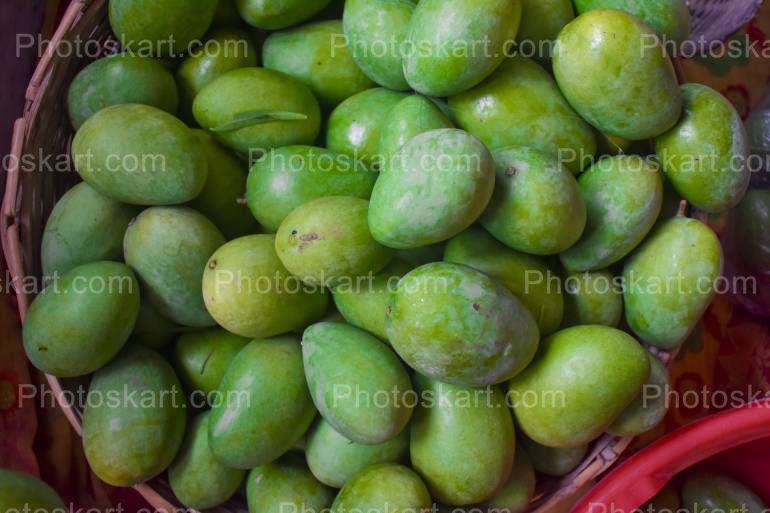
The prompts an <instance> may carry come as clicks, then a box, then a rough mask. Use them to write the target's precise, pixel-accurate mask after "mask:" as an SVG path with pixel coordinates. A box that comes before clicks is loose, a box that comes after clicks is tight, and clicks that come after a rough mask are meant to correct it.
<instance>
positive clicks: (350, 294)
mask: <svg viewBox="0 0 770 513" xmlns="http://www.w3.org/2000/svg"><path fill="white" fill-rule="evenodd" d="M414 267H415V266H413V265H412V264H409V263H408V262H405V261H404V260H401V259H398V258H395V259H393V260H392V261H391V262H390V264H388V266H387V267H385V269H383V270H382V271H381V272H380V273H379V274H377V275H376V276H373V277H372V278H371V280H370V281H368V282H367V283H364V284H359V285H360V286H357V284H355V283H342V284H340V285H337V286H336V287H334V288H333V289H332V296H333V298H334V304H335V305H336V306H337V309H338V310H339V312H340V313H341V314H342V317H344V318H345V321H347V322H348V323H349V324H351V325H353V326H355V327H357V328H361V329H363V330H366V331H368V332H369V333H372V334H374V335H376V336H377V337H379V338H380V339H381V340H388V334H387V332H386V330H385V312H386V310H387V308H388V300H389V299H390V295H391V294H392V293H393V291H394V290H395V289H396V285H398V282H399V280H400V279H401V277H402V276H403V275H405V274H406V273H408V272H409V271H411V270H412V269H414Z"/></svg>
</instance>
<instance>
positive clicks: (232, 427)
mask: <svg viewBox="0 0 770 513" xmlns="http://www.w3.org/2000/svg"><path fill="white" fill-rule="evenodd" d="M256 377H258V379H255V378H256ZM218 390H219V395H220V396H221V398H220V399H221V400H219V401H217V402H216V403H215V404H213V405H212V408H211V417H210V418H209V446H210V447H211V450H212V451H213V452H214V456H215V457H216V459H217V460H219V461H220V462H221V463H223V464H224V465H226V466H228V467H231V468H240V469H250V468H254V467H258V466H260V465H264V464H266V463H269V462H271V461H273V460H275V459H276V458H278V457H279V456H281V455H282V454H284V453H285V452H287V451H288V450H289V449H291V447H292V445H294V443H295V442H296V441H297V440H299V439H300V438H301V437H302V435H304V434H305V431H307V429H308V428H309V427H310V424H311V423H312V422H313V418H314V417H315V413H316V410H315V408H314V407H313V401H312V399H311V398H310V393H309V392H308V389H307V384H306V383H305V373H304V372H303V370H302V350H301V349H300V342H299V340H298V339H296V338H295V337H293V336H284V337H276V338H273V339H267V340H254V341H253V342H251V343H249V344H248V345H247V346H246V347H244V348H243V349H242V350H241V351H240V352H239V353H238V354H237V355H236V356H235V358H234V359H233V361H232V363H231V364H230V366H229V367H228V369H227V372H225V375H224V377H223V378H222V382H221V383H220V384H219V389H218Z"/></svg>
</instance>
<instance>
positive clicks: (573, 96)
mask: <svg viewBox="0 0 770 513" xmlns="http://www.w3.org/2000/svg"><path fill="white" fill-rule="evenodd" d="M553 72H554V76H555V77H556V82H557V83H558V84H559V88H560V89H561V91H562V93H564V96H565V97H566V98H567V100H568V101H569V103H570V105H572V107H573V108H574V109H575V110H576V111H577V112H578V114H580V116H581V117H582V118H583V119H585V120H586V121H588V122H589V123H590V124H592V125H593V126H595V127H596V128H597V129H599V130H600V131H602V132H605V133H607V134H609V135H616V136H620V137H623V138H625V139H629V140H632V141H638V140H641V139H649V138H651V137H657V136H658V135H660V134H662V133H664V132H666V131H667V130H669V129H670V128H671V127H673V126H674V124H675V123H676V122H677V120H678V119H679V115H680V114H681V112H682V95H681V93H680V91H679V82H678V81H677V77H676V74H675V73H674V66H673V65H672V64H671V60H670V59H669V58H668V55H666V51H665V49H664V48H663V46H662V44H661V42H660V40H659V39H658V38H657V37H656V35H655V33H654V32H653V31H652V29H650V28H649V27H648V26H647V25H645V24H644V23H643V22H642V21H640V20H639V19H638V18H636V17H635V16H632V15H630V14H628V13H626V12H623V11H618V10H615V9H598V10H595V11H589V12H587V13H585V14H582V15H580V16H578V17H577V18H575V20H574V21H572V22H571V23H569V24H568V25H567V26H566V27H564V29H563V30H562V31H561V32H560V33H559V37H558V38H557V39H556V45H555V46H554V49H553Z"/></svg>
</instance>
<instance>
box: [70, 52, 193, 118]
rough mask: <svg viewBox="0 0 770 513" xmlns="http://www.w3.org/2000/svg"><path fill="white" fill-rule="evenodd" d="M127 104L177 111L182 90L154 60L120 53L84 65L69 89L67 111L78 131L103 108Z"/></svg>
mask: <svg viewBox="0 0 770 513" xmlns="http://www.w3.org/2000/svg"><path fill="white" fill-rule="evenodd" d="M125 103H141V104H143V105H151V106H153V107H157V108H159V109H161V110H164V111H166V112H168V113H169V114H175V113H176V111H177V109H178V107H179V93H178V92H177V88H176V83H175V82H174V77H173V76H172V75H171V73H169V72H168V70H167V69H166V68H164V67H163V65H162V64H160V63H159V62H157V61H155V60H153V59H149V58H147V57H141V56H139V55H131V54H118V55H112V56H108V57H104V58H102V59H98V60H96V61H94V62H92V63H91V64H89V65H88V66H86V67H85V68H83V70H82V71H81V72H80V73H78V74H77V76H75V78H74V79H73V80H72V83H71V84H70V87H69V90H68V92H67V110H68V112H69V115H70V120H71V121H72V126H73V127H74V128H75V130H77V129H78V128H80V127H81V126H82V125H83V123H85V122H86V120H87V119H88V118H90V117H91V116H93V115H94V114H96V113H97V112H99V111H100V110H102V109H103V108H105V107H110V106H112V105H121V104H125Z"/></svg>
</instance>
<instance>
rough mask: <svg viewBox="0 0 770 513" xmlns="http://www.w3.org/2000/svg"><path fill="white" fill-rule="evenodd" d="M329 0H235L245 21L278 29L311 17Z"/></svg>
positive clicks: (265, 27) (270, 28)
mask: <svg viewBox="0 0 770 513" xmlns="http://www.w3.org/2000/svg"><path fill="white" fill-rule="evenodd" d="M329 2H330V0H235V5H236V7H237V8H238V12H239V13H240V14H241V17H242V18H243V19H244V20H246V22H247V23H248V24H249V25H251V26H253V27H258V28H261V29H266V30H280V29H284V28H287V27H291V26H292V25H297V24H298V23H302V22H303V21H305V20H307V19H310V18H312V17H313V16H315V15H316V14H318V13H319V12H321V11H322V10H323V8H324V7H326V6H327V5H329Z"/></svg>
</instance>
